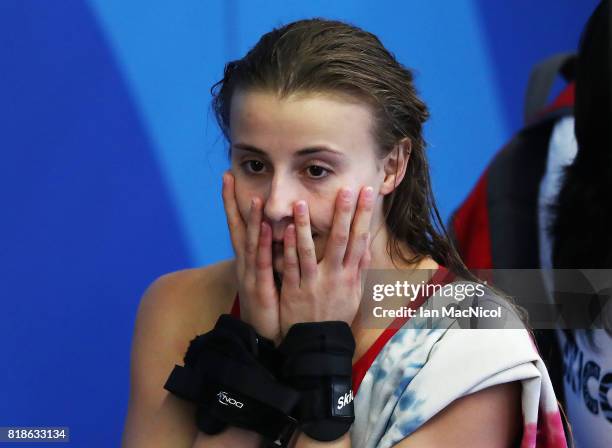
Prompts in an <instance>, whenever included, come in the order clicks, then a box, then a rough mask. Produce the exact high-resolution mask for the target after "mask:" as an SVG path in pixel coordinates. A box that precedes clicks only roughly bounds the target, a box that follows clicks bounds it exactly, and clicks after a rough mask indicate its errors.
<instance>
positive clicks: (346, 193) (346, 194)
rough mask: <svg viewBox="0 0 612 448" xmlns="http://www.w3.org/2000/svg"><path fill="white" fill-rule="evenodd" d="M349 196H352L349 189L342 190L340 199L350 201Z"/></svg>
mask: <svg viewBox="0 0 612 448" xmlns="http://www.w3.org/2000/svg"><path fill="white" fill-rule="evenodd" d="M351 196H353V192H352V191H351V189H350V188H343V189H342V199H351Z"/></svg>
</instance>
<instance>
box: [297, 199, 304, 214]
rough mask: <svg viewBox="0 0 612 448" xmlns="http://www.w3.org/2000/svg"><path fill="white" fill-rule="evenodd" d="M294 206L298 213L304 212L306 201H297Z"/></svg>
mask: <svg viewBox="0 0 612 448" xmlns="http://www.w3.org/2000/svg"><path fill="white" fill-rule="evenodd" d="M295 206H296V208H297V211H298V213H306V202H304V201H298V203H297V204H296V205H295Z"/></svg>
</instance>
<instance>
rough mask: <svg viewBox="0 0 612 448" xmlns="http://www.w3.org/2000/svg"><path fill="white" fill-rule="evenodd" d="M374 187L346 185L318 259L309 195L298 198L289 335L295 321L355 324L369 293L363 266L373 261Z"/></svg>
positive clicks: (283, 302)
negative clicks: (358, 188) (355, 191)
mask: <svg viewBox="0 0 612 448" xmlns="http://www.w3.org/2000/svg"><path fill="white" fill-rule="evenodd" d="M373 208H374V192H373V189H372V188H371V187H367V188H362V189H361V191H360V193H359V196H358V197H357V206H356V211H355V217H354V219H352V218H353V213H352V212H353V210H354V209H355V200H354V194H353V193H352V192H351V190H350V189H348V188H343V189H341V190H340V192H339V194H338V196H337V198H336V203H335V210H334V218H333V223H332V230H331V234H330V236H329V239H328V240H327V246H326V248H325V254H324V256H323V259H322V260H321V261H320V262H319V263H317V259H316V253H315V247H314V242H313V240H312V234H311V230H310V216H309V211H308V205H307V203H306V201H303V200H302V201H297V202H296V203H295V204H294V213H293V216H294V222H295V225H294V224H290V225H288V226H287V228H286V229H285V235H284V261H283V282H282V289H281V296H280V326H281V334H282V335H283V337H284V336H285V335H286V334H287V331H288V330H289V328H291V326H292V325H293V324H295V323H299V322H322V321H330V320H340V321H344V322H346V323H348V324H349V325H351V323H352V322H353V319H354V318H355V315H356V314H357V311H358V309H359V304H360V302H361V296H362V294H363V286H362V271H363V270H365V269H367V267H368V266H369V263H370V261H371V253H370V249H369V242H370V221H371V219H372V210H373Z"/></svg>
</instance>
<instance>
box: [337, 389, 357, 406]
mask: <svg viewBox="0 0 612 448" xmlns="http://www.w3.org/2000/svg"><path fill="white" fill-rule="evenodd" d="M351 401H353V391H352V390H350V391H349V392H347V393H345V394H344V395H341V396H340V398H338V406H336V409H338V410H340V409H342V408H343V407H344V406H347V405H348V404H349V403H350V402H351Z"/></svg>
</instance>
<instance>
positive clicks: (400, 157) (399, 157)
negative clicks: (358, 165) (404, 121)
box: [380, 137, 412, 195]
mask: <svg viewBox="0 0 612 448" xmlns="http://www.w3.org/2000/svg"><path fill="white" fill-rule="evenodd" d="M411 151H412V141H411V140H410V139H409V138H408V137H405V138H403V139H401V140H400V141H399V142H397V144H396V145H395V146H394V147H393V149H392V150H391V152H390V153H389V154H387V156H386V157H385V158H384V160H383V169H384V172H385V174H384V176H385V177H384V179H383V183H382V185H381V186H380V194H382V195H385V194H389V193H391V192H392V191H393V190H395V189H396V188H397V186H398V185H399V184H400V182H401V181H402V179H403V178H404V176H405V175H406V169H407V167H408V161H409V160H410V152H411Z"/></svg>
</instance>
